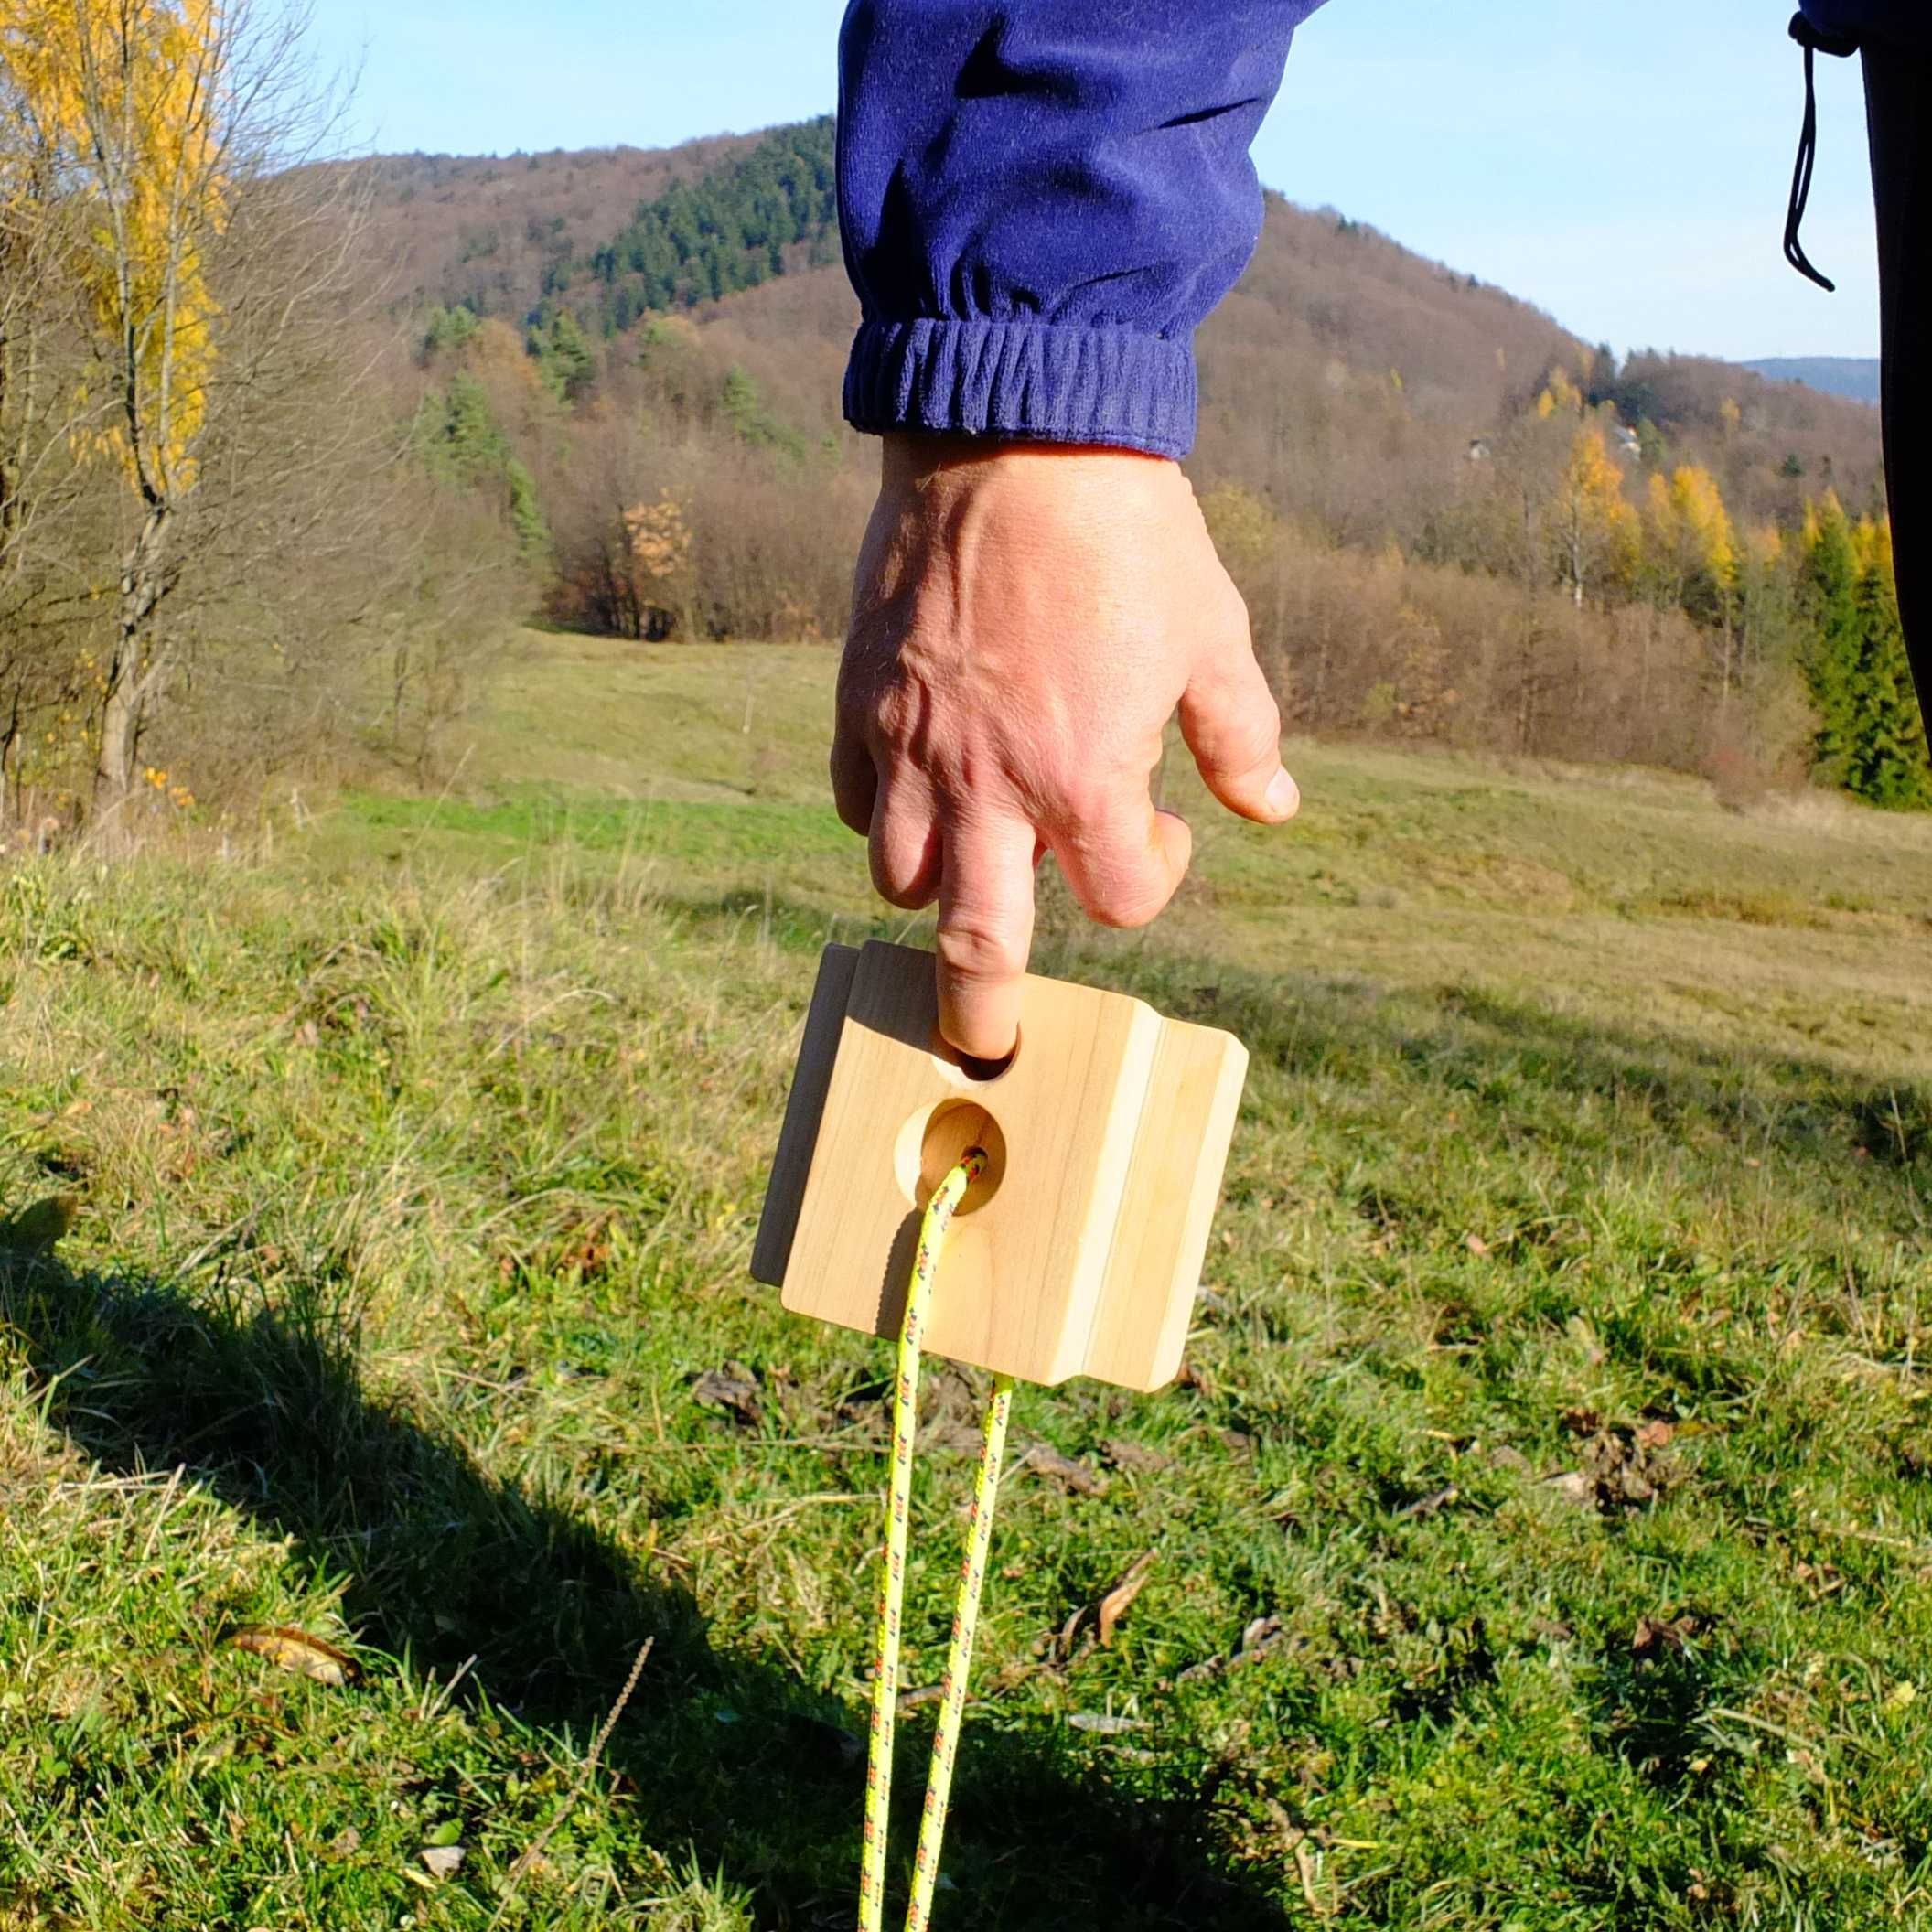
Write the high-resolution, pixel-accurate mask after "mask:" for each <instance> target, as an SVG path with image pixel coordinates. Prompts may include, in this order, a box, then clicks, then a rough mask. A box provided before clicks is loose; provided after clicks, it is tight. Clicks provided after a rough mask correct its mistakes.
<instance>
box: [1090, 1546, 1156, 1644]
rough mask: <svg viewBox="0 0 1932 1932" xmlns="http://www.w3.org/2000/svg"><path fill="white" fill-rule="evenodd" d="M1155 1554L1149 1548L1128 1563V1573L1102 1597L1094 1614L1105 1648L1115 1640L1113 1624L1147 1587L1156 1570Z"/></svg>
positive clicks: (1125, 1612) (1118, 1620)
mask: <svg viewBox="0 0 1932 1932" xmlns="http://www.w3.org/2000/svg"><path fill="white" fill-rule="evenodd" d="M1154 1555H1155V1552H1154V1551H1152V1550H1149V1551H1146V1552H1145V1553H1144V1554H1143V1555H1141V1556H1137V1557H1135V1558H1134V1560H1133V1562H1132V1563H1130V1564H1129V1565H1128V1568H1127V1573H1126V1575H1124V1576H1123V1577H1122V1579H1121V1580H1120V1582H1119V1583H1116V1584H1115V1585H1114V1586H1113V1588H1112V1589H1111V1590H1110V1591H1109V1592H1108V1593H1107V1594H1106V1595H1105V1596H1103V1597H1102V1598H1101V1599H1100V1605H1099V1607H1098V1609H1097V1610H1096V1611H1095V1613H1094V1615H1095V1620H1096V1622H1098V1624H1099V1625H1100V1648H1102V1649H1103V1650H1104V1649H1106V1648H1108V1647H1109V1646H1110V1645H1111V1643H1112V1642H1113V1626H1115V1625H1116V1624H1117V1623H1119V1622H1120V1620H1121V1619H1122V1617H1123V1616H1124V1615H1126V1614H1127V1609H1128V1606H1129V1605H1131V1604H1132V1602H1133V1600H1134V1598H1135V1597H1137V1596H1138V1595H1139V1594H1141V1592H1142V1591H1143V1590H1144V1589H1145V1588H1146V1587H1147V1579H1148V1577H1149V1576H1151V1575H1152V1574H1153V1572H1154Z"/></svg>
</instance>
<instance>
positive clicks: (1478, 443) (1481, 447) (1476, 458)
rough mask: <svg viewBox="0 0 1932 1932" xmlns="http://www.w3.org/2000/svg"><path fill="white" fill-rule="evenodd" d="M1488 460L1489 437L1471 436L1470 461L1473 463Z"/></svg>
mask: <svg viewBox="0 0 1932 1932" xmlns="http://www.w3.org/2000/svg"><path fill="white" fill-rule="evenodd" d="M1488 460H1489V443H1488V439H1487V437H1485V436H1471V437H1470V438H1469V461H1470V462H1472V463H1487V461H1488Z"/></svg>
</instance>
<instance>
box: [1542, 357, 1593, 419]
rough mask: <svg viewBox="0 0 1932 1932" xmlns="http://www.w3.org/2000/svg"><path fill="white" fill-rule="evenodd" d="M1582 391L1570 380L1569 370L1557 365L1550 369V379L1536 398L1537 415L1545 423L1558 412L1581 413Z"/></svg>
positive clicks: (1572, 414) (1566, 413) (1569, 414)
mask: <svg viewBox="0 0 1932 1932" xmlns="http://www.w3.org/2000/svg"><path fill="white" fill-rule="evenodd" d="M1536 413H1537V415H1538V416H1539V417H1540V419H1541V420H1542V421H1543V422H1545V423H1547V422H1548V421H1549V420H1550V418H1551V416H1553V415H1557V414H1559V413H1561V414H1563V415H1568V416H1576V415H1581V414H1582V413H1583V391H1582V390H1580V389H1579V388H1578V387H1577V386H1576V384H1575V383H1574V382H1572V381H1571V380H1570V375H1569V371H1568V370H1564V369H1562V368H1561V367H1559V368H1556V369H1553V370H1551V371H1550V381H1549V382H1548V383H1547V384H1546V385H1545V387H1544V389H1543V391H1542V393H1541V394H1540V395H1539V396H1538V397H1537V399H1536Z"/></svg>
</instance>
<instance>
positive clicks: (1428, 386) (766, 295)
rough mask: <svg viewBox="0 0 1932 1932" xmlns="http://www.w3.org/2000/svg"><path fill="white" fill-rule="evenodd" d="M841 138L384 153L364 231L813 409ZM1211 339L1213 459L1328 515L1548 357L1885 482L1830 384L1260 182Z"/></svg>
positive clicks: (507, 293) (1802, 478) (1853, 493)
mask: <svg viewBox="0 0 1932 1932" xmlns="http://www.w3.org/2000/svg"><path fill="white" fill-rule="evenodd" d="M832 162H833V156H832V122H831V119H830V118H829V117H823V118H821V119H819V120H816V121H810V122H805V123H800V124H799V125H797V126H793V127H785V128H778V129H774V130H772V131H770V132H768V133H767V134H760V135H754V136H744V135H728V136H723V137H719V138H716V139H713V140H707V141H701V142H694V143H691V144H689V145H685V146H682V147H678V148H672V149H669V150H665V151H662V152H660V153H654V154H653V153H645V152H642V151H639V150H636V149H615V150H608V151H604V152H600V153H586V154H546V155H520V156H510V157H509V158H507V159H500V158H470V159H460V158H452V157H448V156H398V157H391V158H388V159H385V160H383V161H381V162H379V163H378V164H377V194H376V209H375V215H376V224H377V237H378V242H379V246H380V248H381V250H382V251H384V252H387V253H388V254H389V255H390V257H391V258H392V260H394V261H396V262H398V263H400V264H401V274H400V275H399V277H398V283H399V286H400V290H401V293H402V298H403V300H404V301H405V303H406V304H407V305H408V306H412V307H426V306H430V305H433V304H442V305H446V306H462V307H464V308H467V309H468V310H470V311H472V312H473V313H474V314H476V315H477V316H478V317H497V318H500V319H501V320H503V321H506V322H508V323H510V325H512V326H513V327H517V328H519V329H527V328H535V329H537V330H540V331H541V330H548V329H549V328H550V327H552V325H553V321H554V319H555V317H557V316H558V315H559V314H560V313H563V312H566V311H567V312H568V314H569V316H570V317H572V318H573V321H574V324H575V326H576V327H578V328H580V329H581V330H582V332H583V333H584V334H585V336H586V337H587V338H589V339H590V340H591V341H596V340H598V339H600V338H601V339H603V340H606V341H612V340H615V339H617V338H624V337H628V334H630V333H631V332H633V331H635V329H636V328H637V327H639V325H640V324H641V323H643V322H644V321H646V320H647V319H648V318H649V317H650V316H652V315H656V314H686V313H688V314H690V315H691V316H692V317H693V319H694V320H696V321H697V322H698V323H699V325H700V326H701V327H703V328H705V329H706V330H707V331H708V330H710V329H713V328H723V329H724V330H725V334H727V335H729V336H731V337H733V338H737V337H739V336H741V335H742V336H743V337H745V338H747V340H748V343H749V347H748V349H747V357H748V360H747V361H746V368H747V370H748V372H749V373H750V374H751V375H752V376H753V377H754V378H755V379H756V380H757V381H758V382H759V383H760V384H761V385H762V387H763V388H764V389H766V390H767V392H775V393H778V394H780V395H784V396H786V397H788V398H789V399H791V400H792V402H794V404H795V409H794V416H795V420H794V422H793V425H792V426H793V428H794V429H795V430H796V431H797V432H798V433H800V434H804V435H814V434H822V433H825V432H828V431H835V428H836V405H837V392H836V369H835V362H836V358H837V356H838V355H839V354H840V353H842V352H843V347H844V343H845V341H846V340H847V339H848V338H849V332H850V329H851V327H852V325H853V320H854V319H855V309H854V306H853V302H852V298H851V296H850V295H849V292H848V291H847V290H846V288H845V286H844V282H843V274H842V273H841V271H840V269H839V267H838V265H837V253H838V236H837V214H836V208H835V205H834V198H833V192H832ZM779 282H783V283H786V284H789V286H787V287H786V288H784V289H783V290H782V291H781V290H779V289H778V288H776V287H772V286H770V285H769V284H776V283H779ZM778 317H782V318H783V319H782V322H777V321H776V318H778ZM774 324H776V326H773V325H774ZM1201 361H1202V393H1203V415H1202V443H1201V448H1202V455H1203V458H1204V460H1206V461H1207V462H1209V463H1210V464H1211V465H1212V466H1213V467H1227V468H1231V469H1232V470H1233V471H1235V472H1236V473H1238V474H1240V475H1241V476H1242V477H1243V478H1254V479H1261V478H1267V479H1268V480H1269V481H1270V483H1271V484H1272V491H1271V493H1272V494H1274V495H1276V496H1277V497H1280V498H1283V499H1286V500H1288V501H1289V502H1291V503H1293V504H1296V505H1306V506H1308V507H1311V508H1316V509H1318V510H1320V512H1321V514H1322V515H1323V517H1324V520H1325V521H1328V522H1330V523H1332V524H1334V525H1335V526H1336V528H1337V529H1338V531H1343V532H1347V531H1354V532H1356V533H1358V534H1373V533H1375V531H1378V530H1387V531H1395V532H1398V533H1400V532H1401V531H1405V530H1410V529H1413V528H1414V527H1415V526H1416V521H1417V519H1418V518H1419V517H1420V516H1422V515H1423V514H1424V509H1425V504H1426V501H1427V499H1431V498H1432V497H1433V496H1435V495H1437V494H1439V493H1440V491H1441V489H1442V488H1443V487H1444V475H1445V464H1446V463H1448V462H1452V461H1453V460H1454V459H1456V458H1460V457H1464V456H1466V455H1467V453H1468V450H1469V448H1470V446H1471V445H1472V443H1474V442H1476V441H1478V440H1480V439H1481V438H1483V437H1484V436H1485V435H1487V433H1488V432H1490V431H1491V430H1492V429H1493V428H1494V427H1495V425H1496V424H1497V417H1498V412H1499V411H1502V410H1503V409H1504V408H1505V406H1506V404H1508V402H1511V401H1512V400H1515V401H1518V402H1520V401H1522V400H1524V399H1527V398H1528V397H1529V395H1531V394H1533V393H1534V392H1536V390H1537V389H1538V387H1539V385H1540V382H1541V380H1542V378H1543V376H1544V374H1545V373H1546V371H1547V370H1548V369H1549V368H1550V367H1551V365H1553V364H1562V365H1563V366H1565V367H1567V368H1568V369H1570V370H1572V371H1575V370H1579V369H1581V368H1582V367H1583V366H1584V365H1585V364H1587V365H1588V366H1589V367H1590V368H1591V369H1592V370H1594V372H1595V376H1594V382H1595V387H1594V389H1593V391H1592V396H1593V400H1594V401H1599V402H1600V401H1609V402H1613V403H1614V404H1615V406H1616V408H1617V410H1618V412H1619V414H1620V416H1621V418H1622V420H1623V421H1624V423H1625V424H1626V425H1627V426H1628V428H1629V430H1630V431H1631V433H1632V434H1633V435H1636V434H1637V432H1638V431H1639V429H1640V428H1642V430H1643V433H1644V434H1645V435H1648V436H1650V437H1653V438H1655V439H1657V440H1658V442H1668V443H1669V444H1671V445H1673V446H1677V447H1682V448H1690V449H1691V450H1694V451H1695V452H1696V453H1697V454H1698V455H1699V456H1700V457H1701V459H1703V460H1713V459H1715V458H1716V457H1717V456H1723V458H1724V463H1725V467H1726V468H1727V469H1728V470H1729V471H1731V472H1732V473H1733V476H1734V477H1735V478H1737V480H1738V481H1739V482H1740V483H1741V484H1743V485H1744V488H1745V491H1746V494H1747V497H1748V499H1749V500H1748V504H1747V506H1746V507H1748V508H1749V509H1750V510H1752V511H1753V513H1755V514H1777V513H1782V514H1786V515H1792V516H1795V515H1796V514H1797V512H1798V508H1799V505H1800V499H1801V498H1802V497H1803V495H1804V494H1805V493H1806V492H1807V491H1815V490H1816V489H1817V488H1820V487H1824V486H1826V485H1829V486H1830V487H1832V488H1836V490H1837V491H1838V493H1839V494H1840V495H1841V497H1843V498H1844V499H1846V500H1847V501H1848V502H1854V503H1856V504H1858V505H1860V506H1861V507H1862V506H1864V505H1866V504H1867V503H1869V501H1870V500H1871V499H1873V495H1874V492H1875V491H1876V490H1877V488H1879V484H1878V474H1879V462H1878V430H1877V424H1876V423H1875V421H1873V419H1872V416H1871V413H1870V412H1867V411H1863V410H1861V409H1859V408H1857V407H1856V406H1855V405H1854V404H1851V403H1850V402H1844V401H1842V400H1841V399H1840V398H1838V397H1835V396H1832V395H1830V394H1828V393H1825V392H1823V390H1822V387H1821V386H1811V387H1806V386H1803V385H1801V384H1798V383H1793V382H1790V381H1766V380H1765V378H1764V377H1762V376H1760V375H1758V374H1756V373H1755V372H1753V371H1751V370H1746V369H1744V368H1741V367H1739V366H1737V365H1733V364H1727V363H1723V362H1718V361H1714V360H1705V359H1700V358H1691V357H1682V356H1660V355H1656V354H1649V353H1647V354H1644V355H1641V356H1637V357H1633V358H1632V359H1630V360H1629V362H1628V363H1627V364H1626V366H1625V367H1624V368H1622V369H1621V370H1616V369H1615V368H1614V359H1612V358H1608V357H1607V356H1606V355H1605V353H1604V352H1602V351H1592V350H1590V349H1587V348H1586V347H1585V346H1584V344H1583V342H1582V341H1580V340H1579V339H1578V338H1576V337H1574V336H1572V335H1571V334H1570V333H1569V332H1568V331H1567V330H1566V329H1564V328H1563V327H1561V326H1560V325H1559V324H1558V323H1557V322H1555V321H1554V320H1552V319H1551V317H1548V316H1546V315H1544V314H1542V313H1541V312H1540V310H1538V309H1535V308H1533V307H1531V306H1529V305H1528V304H1527V303H1524V302H1521V301H1519V300H1518V299H1517V298H1515V297H1514V296H1512V295H1508V293H1507V292H1505V291H1503V290H1501V289H1497V288H1495V287H1493V286H1490V285H1488V284H1484V283H1482V282H1480V281H1479V280H1478V279H1477V278H1476V276H1475V275H1472V274H1465V273H1462V272H1459V271H1457V270H1454V269H1452V268H1448V267H1444V266H1443V265H1442V264H1439V263H1433V262H1429V261H1427V260H1425V259H1424V258H1422V257H1421V256H1419V255H1417V254H1414V253H1413V252H1411V251H1409V250H1407V249H1404V248H1402V247H1401V245H1400V244H1398V243H1396V242H1394V241H1390V240H1389V239H1388V238H1387V237H1385V236H1382V235H1380V234H1379V233H1377V232H1376V231H1373V230H1371V229H1368V228H1367V227H1366V226H1364V225H1363V224H1360V223H1358V222H1355V221H1352V220H1349V219H1348V218H1347V216H1345V215H1341V214H1337V213H1336V212H1335V211H1334V210H1332V209H1323V210H1319V211H1310V210H1306V209H1297V208H1295V207H1293V205H1292V204H1290V203H1289V202H1287V201H1285V200H1283V199H1281V198H1279V197H1277V196H1273V195H1271V196H1270V197H1269V202H1268V217H1267V221H1266V224H1265V228H1264V232H1263V235H1262V239H1261V247H1260V248H1259V250H1258V251H1257V252H1256V256H1255V259H1254V261H1253V263H1251V264H1250V268H1249V270H1248V273H1247V274H1246V275H1245V276H1244V277H1243V278H1242V280H1241V282H1240V284H1239V286H1238V287H1237V289H1236V290H1235V293H1234V294H1233V295H1231V296H1230V297H1229V299H1228V301H1227V302H1226V303H1224V304H1223V306H1222V307H1221V309H1220V310H1219V311H1218V314H1217V315H1216V316H1215V317H1213V319H1212V320H1211V321H1210V322H1209V324H1208V325H1207V328H1206V330H1204V332H1203V337H1202V341H1201ZM1613 376H1614V380H1613Z"/></svg>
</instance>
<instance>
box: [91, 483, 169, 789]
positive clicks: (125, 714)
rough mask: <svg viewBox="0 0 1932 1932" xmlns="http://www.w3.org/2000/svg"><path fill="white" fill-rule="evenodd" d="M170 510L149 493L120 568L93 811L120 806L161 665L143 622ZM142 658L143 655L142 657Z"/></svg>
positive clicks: (155, 602) (152, 601) (150, 612)
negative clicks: (119, 598)
mask: <svg viewBox="0 0 1932 1932" xmlns="http://www.w3.org/2000/svg"><path fill="white" fill-rule="evenodd" d="M173 524H174V511H173V510H172V509H171V508H170V507H169V505H168V504H167V502H166V500H165V499H149V503H148V509H147V514H146V516H145V517H144V518H143V519H142V521H141V530H140V533H139V534H138V535H137V536H136V537H135V539H134V545H133V548H132V549H130V550H129V552H128V553H127V559H126V562H125V563H124V564H123V566H122V571H121V607H120V610H119V612H118V613H117V615H116V617H115V623H114V650H113V657H112V658H111V659H110V660H108V667H107V696H106V698H105V699H104V700H103V701H102V706H101V744H100V748H99V750H98V751H97V752H96V754H95V757H94V814H95V816H96V817H97V818H99V817H102V816H104V815H106V814H108V813H112V812H114V811H117V810H120V809H121V808H122V807H123V805H124V804H125V803H126V801H127V795H128V793H129V791H130V790H131V789H133V787H134V758H135V755H136V754H137V753H138V752H139V750H140V747H141V725H142V718H143V714H144V712H145V709H146V705H147V700H148V697H149V696H150V694H151V693H152V692H153V690H154V687H155V684H156V681H157V678H158V675H159V672H160V670H161V665H160V662H159V660H158V658H156V657H155V656H154V655H153V654H152V653H151V652H150V650H149V642H148V627H149V625H150V623H151V621H152V620H153V617H154V615H155V612H156V608H158V606H160V603H161V600H162V599H163V598H164V597H165V596H166V595H167V589H168V585H167V573H166V557H167V542H168V537H169V535H170V533H171V531H172V527H173ZM144 660H146V661H144Z"/></svg>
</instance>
